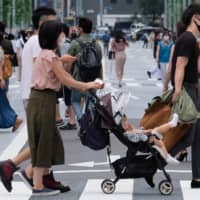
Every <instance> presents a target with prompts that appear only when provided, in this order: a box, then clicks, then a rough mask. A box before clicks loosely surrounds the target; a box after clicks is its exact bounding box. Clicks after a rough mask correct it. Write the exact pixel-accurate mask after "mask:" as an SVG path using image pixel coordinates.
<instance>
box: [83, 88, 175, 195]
mask: <svg viewBox="0 0 200 200" xmlns="http://www.w3.org/2000/svg"><path fill="white" fill-rule="evenodd" d="M90 93H91V96H92V98H90V101H92V102H93V103H94V105H95V112H96V113H97V114H98V116H99V119H100V120H99V128H100V129H103V130H105V133H106V134H108V135H110V134H114V135H115V136H116V137H117V138H118V139H119V141H120V142H121V143H122V144H123V145H125V146H126V147H127V153H126V156H125V157H123V158H120V159H118V160H116V161H115V162H113V163H111V159H110V154H111V147H110V142H108V146H107V154H108V160H109V163H110V167H111V168H112V169H113V170H114V172H115V175H116V178H115V179H114V180H111V179H105V180H104V181H103V182H102V184H101V189H102V191H103V192H104V193H105V194H112V193H114V192H115V187H116V184H117V182H118V181H119V180H120V179H131V178H134V179H136V178H144V179H145V181H146V183H147V184H148V185H149V186H150V187H152V188H154V187H155V184H154V181H153V177H154V175H155V174H156V172H157V170H158V169H159V170H161V171H162V172H163V174H164V177H165V179H164V180H162V181H161V182H160V183H159V187H158V188H159V191H160V193H161V194H162V195H171V194H172V192H173V190H174V188H173V184H172V180H171V177H170V175H169V174H168V173H167V172H166V170H165V166H166V164H167V163H166V161H165V160H164V158H163V157H162V156H161V155H160V153H159V152H158V151H157V150H156V149H154V148H153V147H152V144H150V143H149V142H138V143H133V142H131V141H130V140H129V139H128V138H127V137H126V136H125V135H124V129H123V128H122V126H121V123H120V118H122V116H123V114H122V113H121V112H122V110H123V109H121V110H120V109H119V106H118V108H117V109H115V111H113V110H114V109H113V107H112V102H115V103H116V105H117V102H119V101H120V99H121V102H123V103H124V100H125V99H127V98H126V97H125V98H119V97H120V95H121V96H123V95H122V94H120V95H118V98H116V97H113V96H112V95H111V94H107V95H106V96H104V97H103V98H99V97H98V96H97V95H96V94H95V93H94V92H90ZM123 105H124V104H123ZM82 132H83V131H80V134H81V133H82Z"/></svg>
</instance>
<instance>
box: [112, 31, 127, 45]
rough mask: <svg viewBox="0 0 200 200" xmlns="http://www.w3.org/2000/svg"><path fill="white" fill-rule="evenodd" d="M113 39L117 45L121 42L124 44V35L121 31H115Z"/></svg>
mask: <svg viewBox="0 0 200 200" xmlns="http://www.w3.org/2000/svg"><path fill="white" fill-rule="evenodd" d="M114 37H115V41H116V42H117V43H119V42H121V41H123V42H124V43H126V38H125V37H124V33H123V32H122V31H116V32H115V35H114Z"/></svg>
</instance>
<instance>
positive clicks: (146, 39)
mask: <svg viewBox="0 0 200 200" xmlns="http://www.w3.org/2000/svg"><path fill="white" fill-rule="evenodd" d="M142 40H143V48H146V49H147V48H148V45H149V35H148V33H144V35H143V36H142Z"/></svg>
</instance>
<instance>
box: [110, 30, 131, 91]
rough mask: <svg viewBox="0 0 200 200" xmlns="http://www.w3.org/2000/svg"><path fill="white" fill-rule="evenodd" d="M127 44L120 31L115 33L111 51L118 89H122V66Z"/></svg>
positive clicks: (124, 61) (124, 60)
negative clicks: (113, 54)
mask: <svg viewBox="0 0 200 200" xmlns="http://www.w3.org/2000/svg"><path fill="white" fill-rule="evenodd" d="M128 45H129V44H128V42H127V40H126V39H125V37H124V35H123V33H122V32H121V31H119V32H116V33H115V38H114V40H113V42H112V49H113V50H114V52H115V70H116V76H117V79H118V86H119V88H121V87H122V79H123V75H124V66H125V63H126V53H125V50H126V47H128Z"/></svg>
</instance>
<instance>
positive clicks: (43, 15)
mask: <svg viewBox="0 0 200 200" xmlns="http://www.w3.org/2000/svg"><path fill="white" fill-rule="evenodd" d="M47 20H56V12H55V11H54V10H53V9H51V8H48V7H39V8H37V9H35V10H34V11H33V15H32V22H33V26H34V30H35V32H34V34H33V35H32V36H31V37H30V39H29V40H28V41H27V42H26V44H25V45H24V48H23V52H22V80H21V93H22V100H23V103H24V108H25V110H26V107H27V103H28V101H29V96H30V88H31V77H32V70H33V64H34V62H35V60H36V58H37V57H38V55H39V53H40V51H41V48H40V45H39V39H38V32H39V28H40V26H41V24H42V23H44V22H45V21H47ZM30 155H31V152H30V148H29V146H28V147H26V148H24V149H23V150H22V151H21V152H20V153H19V154H17V155H16V156H15V157H14V158H9V159H8V160H5V161H2V162H1V163H0V176H1V179H2V180H3V182H2V183H3V185H4V186H5V188H6V189H7V190H8V191H9V192H11V191H12V180H13V174H14V173H15V171H18V170H19V167H18V166H19V165H20V164H22V163H23V162H24V161H26V160H28V159H30ZM19 175H20V177H21V179H22V180H23V181H24V182H25V184H26V185H27V186H28V187H29V188H30V189H31V190H32V188H33V168H32V164H29V165H28V166H27V167H26V169H25V170H21V171H19ZM43 183H44V185H45V187H46V188H50V189H53V190H60V191H61V192H68V191H70V187H69V186H67V185H66V186H65V185H63V184H62V183H61V182H58V181H56V180H55V178H54V174H53V171H49V170H46V172H45V175H44V177H43Z"/></svg>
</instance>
